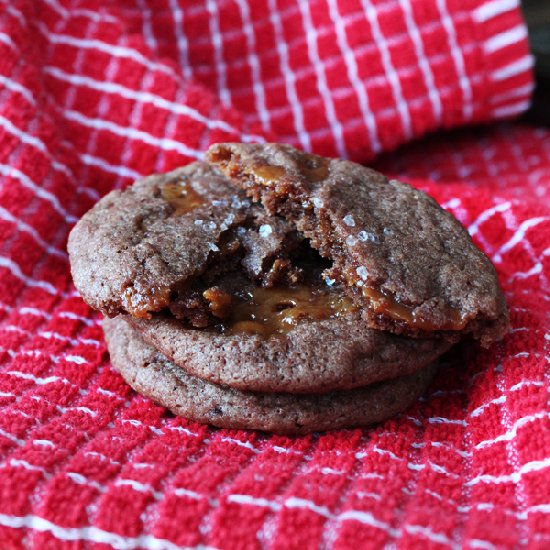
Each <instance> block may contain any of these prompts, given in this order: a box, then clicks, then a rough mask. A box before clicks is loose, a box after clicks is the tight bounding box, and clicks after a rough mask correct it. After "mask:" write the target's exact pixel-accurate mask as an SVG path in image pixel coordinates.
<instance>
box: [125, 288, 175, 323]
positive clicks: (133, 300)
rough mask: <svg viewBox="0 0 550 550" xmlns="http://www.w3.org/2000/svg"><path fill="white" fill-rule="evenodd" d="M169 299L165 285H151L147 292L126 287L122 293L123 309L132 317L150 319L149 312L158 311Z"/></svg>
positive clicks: (168, 292)
mask: <svg viewBox="0 0 550 550" xmlns="http://www.w3.org/2000/svg"><path fill="white" fill-rule="evenodd" d="M169 301H170V289H169V288H168V287H167V286H152V287H151V288H150V289H148V292H147V293H144V292H140V291H139V290H136V288H135V287H128V288H127V289H126V290H125V291H124V292H123V294H122V303H123V305H124V309H125V310H126V311H127V312H128V313H130V315H132V316H134V317H138V318H141V319H150V318H151V312H153V311H160V310H161V309H162V308H164V307H166V306H167V305H168V302H169Z"/></svg>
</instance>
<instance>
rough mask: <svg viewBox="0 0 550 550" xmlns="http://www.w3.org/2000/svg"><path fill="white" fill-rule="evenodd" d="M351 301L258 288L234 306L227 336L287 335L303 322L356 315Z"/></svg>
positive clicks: (308, 290) (316, 292) (307, 291)
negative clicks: (350, 314) (243, 334)
mask: <svg viewBox="0 0 550 550" xmlns="http://www.w3.org/2000/svg"><path fill="white" fill-rule="evenodd" d="M356 309H357V308H356V307H355V306H354V305H353V303H352V301H351V300H350V299H349V298H348V297H347V296H345V295H343V294H341V293H340V292H337V291H335V290H330V289H323V288H315V287H309V286H297V287H290V288H262V287H258V288H255V289H254V290H252V291H250V292H248V293H247V296H246V297H245V300H244V301H241V302H239V303H237V304H235V305H234V306H233V310H232V314H231V317H230V319H229V321H228V322H227V323H226V324H225V326H224V327H223V330H224V333H225V334H229V335H233V334H238V333H247V334H259V335H261V336H264V337H269V336H271V335H272V334H286V333H287V332H289V331H290V330H292V329H293V328H295V327H296V325H298V323H299V322H300V321H302V320H304V319H312V320H316V321H321V320H323V319H333V318H335V317H340V316H341V315H345V314H346V313H351V312H353V311H356Z"/></svg>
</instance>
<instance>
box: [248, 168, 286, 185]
mask: <svg viewBox="0 0 550 550" xmlns="http://www.w3.org/2000/svg"><path fill="white" fill-rule="evenodd" d="M251 172H252V174H253V175H254V177H256V178H257V179H258V180H259V182H260V183H261V184H262V185H265V186H270V185H273V184H274V183H275V182H277V181H278V180H279V179H280V178H282V177H283V176H284V175H285V174H286V170H285V169H284V168H283V167H282V166H272V165H270V164H261V165H259V166H255V167H254V168H253V169H252V170H251Z"/></svg>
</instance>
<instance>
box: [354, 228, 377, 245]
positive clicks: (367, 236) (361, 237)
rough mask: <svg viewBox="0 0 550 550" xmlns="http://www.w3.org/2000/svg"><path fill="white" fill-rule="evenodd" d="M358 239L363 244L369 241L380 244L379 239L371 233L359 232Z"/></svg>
mask: <svg viewBox="0 0 550 550" xmlns="http://www.w3.org/2000/svg"><path fill="white" fill-rule="evenodd" d="M357 238H358V239H359V240H360V241H361V242H363V243H366V242H367V241H370V242H371V243H377V242H378V237H377V236H376V235H374V234H373V233H369V232H368V231H359V233H358V234H357Z"/></svg>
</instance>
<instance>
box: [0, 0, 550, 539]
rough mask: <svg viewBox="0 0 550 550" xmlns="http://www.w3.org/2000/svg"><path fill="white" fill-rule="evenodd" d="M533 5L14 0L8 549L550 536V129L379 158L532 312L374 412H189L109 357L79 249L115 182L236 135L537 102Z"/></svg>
mask: <svg viewBox="0 0 550 550" xmlns="http://www.w3.org/2000/svg"><path fill="white" fill-rule="evenodd" d="M531 65H532V60H531V58H530V57H529V55H528V49H527V42H526V30H525V27H524V25H523V23H522V21H521V18H520V14H519V10H518V7H517V2H516V1H515V0H415V1H414V2H412V1H411V0H399V1H389V0H313V1H311V2H306V1H298V0H220V1H214V0H204V1H200V0H194V1H185V0H159V1H153V0H118V1H117V2H109V3H106V2H97V1H94V0H86V1H77V0H34V1H32V0H15V1H14V0H0V408H1V414H0V548H2V549H17V548H37V549H58V548H62V549H65V548H67V549H69V548H70V549H81V548H93V549H105V548H118V549H137V548H140V549H141V548H144V549H150V550H153V549H167V550H174V549H176V548H180V547H196V546H202V547H216V548H228V549H233V548H256V547H260V548H261V547H267V548H281V549H282V548H300V549H309V548H319V547H323V548H328V547H335V548H377V547H380V546H381V545H384V544H387V545H390V546H392V547H398V548H460V547H465V548H484V549H492V548H514V547H522V546H528V547H529V548H545V547H546V548H547V547H548V545H550V522H549V521H548V513H549V512H550V502H549V500H548V494H549V491H548V488H549V486H550V411H549V409H548V389H549V388H548V378H547V372H548V371H547V367H548V357H547V355H545V352H546V353H548V351H547V348H548V342H549V336H548V333H549V328H550V327H549V317H550V316H549V313H550V312H549V304H548V296H549V285H548V277H549V273H550V270H549V269H548V267H549V266H548V264H549V262H550V254H549V249H548V244H549V241H550V239H549V236H550V217H549V215H550V206H549V200H548V188H549V185H550V133H549V132H548V131H546V130H541V129H533V128H529V127H523V126H519V125H515V124H512V123H496V124H495V125H493V126H489V127H485V128H477V129H474V130H458V131H453V132H449V133H447V134H439V135H438V136H436V137H434V138H429V139H426V140H424V141H422V142H420V143H416V144H411V145H410V146H407V147H406V148H405V149H403V150H401V151H400V152H398V153H393V154H392V153H386V154H384V155H383V156H382V157H380V158H379V159H377V160H376V163H377V165H378V166H379V167H380V168H381V169H383V170H384V171H385V172H387V173H391V174H395V175H397V176H399V177H401V178H403V179H406V180H409V181H412V182H413V184H414V185H417V186H419V187H421V188H422V189H425V190H426V191H428V192H429V193H430V194H432V195H433V196H434V197H435V198H436V199H437V200H438V201H439V202H440V203H441V204H442V205H443V206H444V207H445V208H447V209H449V210H450V211H452V212H453V213H454V214H455V215H456V216H457V217H458V218H459V219H460V220H461V221H462V222H463V223H464V224H465V225H466V226H467V227H468V229H469V231H470V233H471V234H472V235H473V238H474V240H475V242H476V243H477V244H478V245H479V246H480V247H481V248H482V249H483V250H484V251H485V252H486V253H487V254H488V255H489V256H490V257H491V259H492V260H493V261H494V263H495V265H496V267H497V270H498V274H499V277H500V280H501V282H502V285H503V288H504V290H505V293H506V297H507V300H508V303H509V306H510V314H511V322H512V330H511V332H510V333H509V334H508V335H507V337H506V338H505V340H504V341H503V342H502V343H501V344H499V345H496V346H494V347H493V348H492V349H491V350H488V351H484V350H481V349H479V348H478V347H476V346H473V345H462V346H459V347H458V348H457V349H456V350H454V351H453V352H452V353H451V354H449V355H448V356H447V357H446V358H445V360H444V362H443V365H442V368H441V371H440V374H439V375H438V376H437V379H436V380H435V382H434V383H433V385H432V387H431V388H430V390H429V391H428V393H427V394H426V396H425V397H423V398H422V399H421V400H419V401H418V402H417V403H416V404H415V405H414V406H413V407H412V408H411V409H409V410H408V411H407V412H406V413H404V414H402V415H400V416H399V417H397V418H395V419H393V420H390V421H388V422H385V423H383V424H382V425H380V426H377V427H375V428H373V429H369V430H345V431H339V432H333V433H325V434H313V435H310V436H307V437H296V438H288V437H281V436H269V435H266V434H260V433H255V432H237V431H228V430H215V429H210V428H208V427H206V426H202V425H199V424H196V423H192V422H189V421H186V420H184V419H179V418H173V417H171V416H169V415H167V414H166V411H165V410H164V409H162V408H160V407H157V406H155V405H154V404H153V403H152V402H151V401H150V400H147V399H144V398H142V397H140V396H139V395H136V394H135V393H134V392H133V391H131V390H130V388H129V387H128V386H127V385H126V384H125V383H124V382H123V381H122V379H121V377H120V376H119V375H118V374H117V373H116V372H115V371H114V370H113V369H112V368H111V366H110V364H109V359H108V356H107V354H106V351H105V344H104V341H103V337H102V332H101V326H100V316H99V315H97V314H96V313H94V312H92V311H91V310H90V309H89V308H88V307H87V306H86V305H85V304H84V303H83V302H82V300H81V299H80V298H79V297H78V295H77V294H76V292H75V290H74V287H73V286H72V283H71V280H70V275H69V266H68V259H67V254H66V252H65V244H66V238H67V234H68V232H69V230H70V228H71V227H72V225H73V224H74V222H75V221H76V220H77V219H78V217H79V216H81V215H82V214H83V213H84V212H85V211H86V210H87V209H88V208H90V207H91V206H92V205H93V204H94V202H95V201H97V200H98V198H99V197H100V196H102V195H103V194H105V193H106V192H108V191H109V190H111V189H113V188H117V187H122V186H125V185H128V184H129V183H130V182H131V181H133V180H134V179H135V178H138V177H140V176H141V175H144V174H149V173H152V172H158V171H164V170H168V169H171V168H173V167H176V166H178V165H181V164H184V163H187V162H189V161H191V160H193V159H197V158H200V157H201V155H202V152H203V151H204V150H205V148H206V147H207V146H208V145H209V144H210V143H212V142H216V141H234V140H243V141H256V140H257V141H261V140H264V139H273V140H278V141H285V142H290V143H293V144H295V145H298V146H301V147H303V148H305V149H308V150H313V151H316V152H319V153H323V154H332V155H341V156H347V157H349V158H353V159H356V160H359V161H367V160H370V159H372V158H373V156H374V155H375V154H376V153H379V152H383V151H389V150H391V149H393V148H395V147H396V146H397V145H399V144H401V143H404V142H405V141H409V140H411V139H412V138H414V137H419V136H421V135H422V134H424V133H426V132H427V131H430V130H436V129H440V128H447V129H448V128H451V127H456V126H463V125H466V124H472V123H477V122H483V121H491V120H496V119H499V118H507V117H510V116H513V115H516V114H518V113H520V112H521V111H523V110H525V108H526V107H527V105H528V98H529V94H530V92H531V88H532V75H531Z"/></svg>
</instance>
